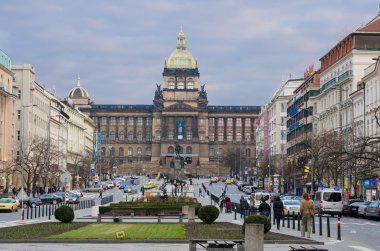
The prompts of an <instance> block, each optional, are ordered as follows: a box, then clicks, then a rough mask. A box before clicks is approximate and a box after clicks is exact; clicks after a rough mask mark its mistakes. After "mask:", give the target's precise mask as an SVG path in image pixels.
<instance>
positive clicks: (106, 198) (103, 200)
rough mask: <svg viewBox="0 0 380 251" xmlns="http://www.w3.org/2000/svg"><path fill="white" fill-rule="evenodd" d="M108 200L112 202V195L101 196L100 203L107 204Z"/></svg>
mask: <svg viewBox="0 0 380 251" xmlns="http://www.w3.org/2000/svg"><path fill="white" fill-rule="evenodd" d="M110 202H113V195H110V196H107V197H104V198H102V201H101V202H100V205H104V204H108V203H110Z"/></svg>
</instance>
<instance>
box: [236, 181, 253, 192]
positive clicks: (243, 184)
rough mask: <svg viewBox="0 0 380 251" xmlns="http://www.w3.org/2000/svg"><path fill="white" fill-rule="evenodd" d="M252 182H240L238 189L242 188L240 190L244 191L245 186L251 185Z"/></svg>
mask: <svg viewBox="0 0 380 251" xmlns="http://www.w3.org/2000/svg"><path fill="white" fill-rule="evenodd" d="M250 185H251V184H249V183H241V184H239V185H238V189H239V190H240V191H243V188H244V187H245V186H250Z"/></svg>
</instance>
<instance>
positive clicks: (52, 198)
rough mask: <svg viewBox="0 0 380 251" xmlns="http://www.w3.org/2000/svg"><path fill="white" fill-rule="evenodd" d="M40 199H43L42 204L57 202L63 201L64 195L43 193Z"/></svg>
mask: <svg viewBox="0 0 380 251" xmlns="http://www.w3.org/2000/svg"><path fill="white" fill-rule="evenodd" d="M39 199H40V200H41V202H42V204H57V203H60V202H63V199H62V197H60V196H58V195H55V194H42V195H40V197H39Z"/></svg>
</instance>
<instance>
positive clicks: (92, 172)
mask: <svg viewBox="0 0 380 251" xmlns="http://www.w3.org/2000/svg"><path fill="white" fill-rule="evenodd" d="M90 174H91V175H92V176H94V175H95V169H93V168H91V169H90Z"/></svg>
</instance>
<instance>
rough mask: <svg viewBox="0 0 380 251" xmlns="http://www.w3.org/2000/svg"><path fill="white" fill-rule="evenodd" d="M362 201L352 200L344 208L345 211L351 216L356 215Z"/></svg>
mask: <svg viewBox="0 0 380 251" xmlns="http://www.w3.org/2000/svg"><path fill="white" fill-rule="evenodd" d="M361 203H363V201H358V202H354V203H352V204H351V205H350V206H349V207H348V209H347V210H346V213H347V215H348V216H353V217H358V216H359V214H358V212H359V205H360V204H361Z"/></svg>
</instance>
